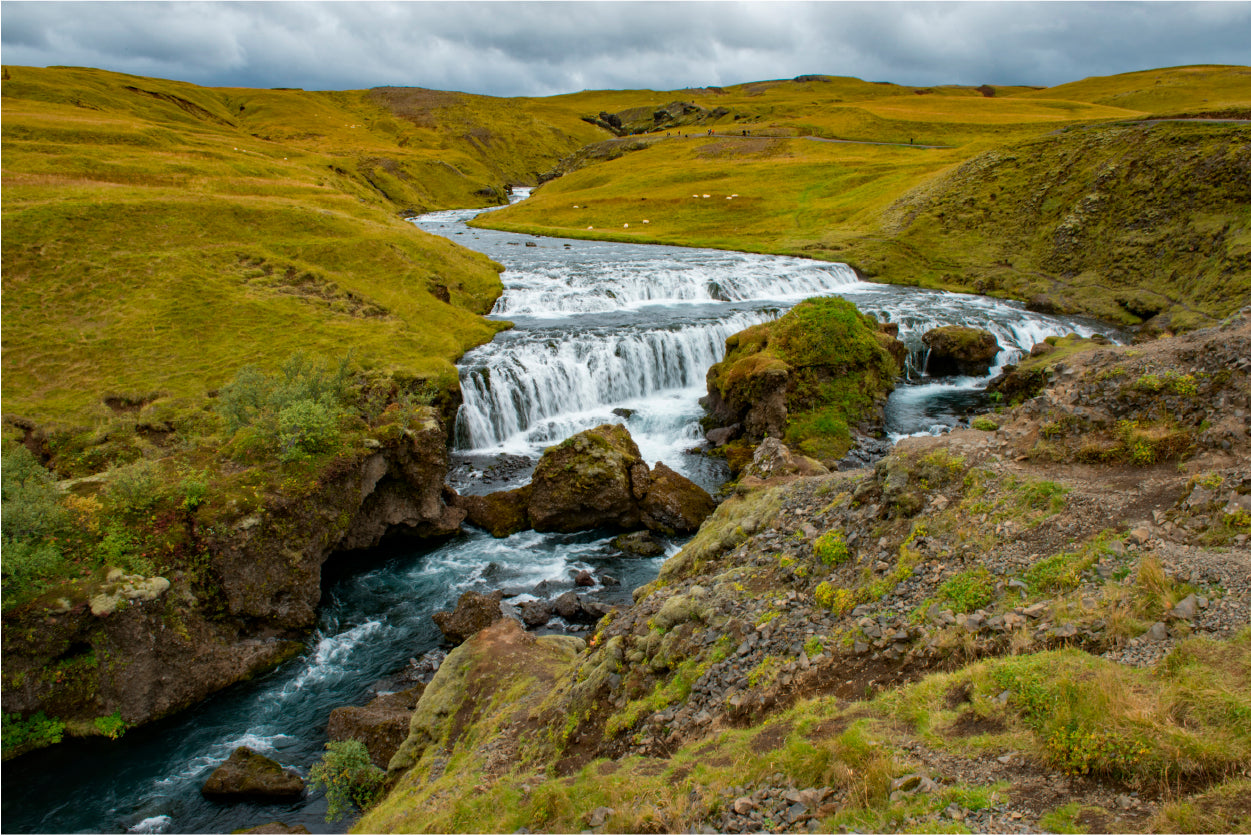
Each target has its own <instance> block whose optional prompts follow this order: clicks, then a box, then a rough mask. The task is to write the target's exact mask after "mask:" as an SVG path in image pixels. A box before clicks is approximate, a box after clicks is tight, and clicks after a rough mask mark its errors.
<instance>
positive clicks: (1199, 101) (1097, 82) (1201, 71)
mask: <svg viewBox="0 0 1251 835" xmlns="http://www.w3.org/2000/svg"><path fill="white" fill-rule="evenodd" d="M1248 88H1251V67H1241V66H1223V65H1197V66H1186V67H1170V68H1167V69H1157V70H1143V71H1141V72H1130V73H1122V74H1120V75H1109V76H1095V77H1092V78H1085V79H1082V80H1081V81H1073V82H1070V83H1068V84H1061V85H1059V86H1056V87H1049V88H1047V89H1045V90H1030V91H1026V92H1022V93H1019V94H1017V95H1019V96H1020V97H1021V98H1026V99H1029V98H1048V99H1066V100H1068V101H1084V102H1091V103H1093V104H1101V105H1105V106H1108V107H1121V108H1127V109H1129V110H1139V111H1142V112H1145V113H1151V114H1156V115H1168V114H1171V113H1189V112H1195V113H1203V112H1219V111H1221V110H1225V109H1227V108H1240V109H1246V108H1248V107H1249V106H1251V101H1249V97H1248V92H1247V91H1248Z"/></svg>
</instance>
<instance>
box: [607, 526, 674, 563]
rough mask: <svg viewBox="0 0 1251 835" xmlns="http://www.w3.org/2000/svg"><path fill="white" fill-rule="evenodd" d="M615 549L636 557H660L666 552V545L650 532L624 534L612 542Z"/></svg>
mask: <svg viewBox="0 0 1251 835" xmlns="http://www.w3.org/2000/svg"><path fill="white" fill-rule="evenodd" d="M612 545H613V547H614V548H616V549H618V550H620V551H624V552H626V553H627V554H634V555H635V556H636V557H659V556H660V555H661V554H663V553H664V552H665V545H664V543H663V542H661V541H660V540H659V539H657V538H656V537H654V536H652V534H651V532H650V531H635V532H634V533H623V534H622V535H621V536H619V537H617V538H616V539H614V540H613V541H612Z"/></svg>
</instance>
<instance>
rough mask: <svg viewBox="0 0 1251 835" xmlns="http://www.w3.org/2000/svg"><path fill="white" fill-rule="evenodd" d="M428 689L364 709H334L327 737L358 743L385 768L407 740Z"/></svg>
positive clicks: (421, 686)
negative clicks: (409, 726)
mask: <svg viewBox="0 0 1251 835" xmlns="http://www.w3.org/2000/svg"><path fill="white" fill-rule="evenodd" d="M425 689H426V685H424V684H419V685H417V686H416V687H412V688H409V689H408V690H403V691H400V692H399V693H387V694H385V695H382V696H379V697H378V698H376V699H374V700H373V701H372V702H370V703H369V704H367V705H365V706H363V707H355V706H349V707H339V708H335V709H334V710H332V711H331V712H330V724H329V725H328V726H327V728H326V734H327V735H328V736H329V737H330V738H331V739H333V740H344V739H356V740H359V741H360V742H361V743H362V744H364V746H365V749H366V750H367V751H369V759H370V760H371V761H372V762H373V764H374V765H376V766H378V767H379V768H386V767H387V763H388V762H390V761H391V758H392V757H393V756H395V752H396V751H398V750H399V748H400V744H401V743H403V742H404V738H405V737H407V736H408V723H409V721H410V720H411V719H412V716H413V710H415V709H416V707H417V702H418V701H420V700H421V694H422V693H423V692H424V691H425Z"/></svg>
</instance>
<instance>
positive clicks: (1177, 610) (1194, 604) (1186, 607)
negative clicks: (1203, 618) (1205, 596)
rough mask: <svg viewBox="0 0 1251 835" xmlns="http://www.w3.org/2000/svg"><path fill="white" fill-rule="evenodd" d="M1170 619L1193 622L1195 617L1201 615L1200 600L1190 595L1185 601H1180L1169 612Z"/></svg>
mask: <svg viewBox="0 0 1251 835" xmlns="http://www.w3.org/2000/svg"><path fill="white" fill-rule="evenodd" d="M1168 614H1169V617H1172V618H1178V619H1179V620H1191V619H1192V618H1194V616H1195V615H1197V614H1199V598H1197V597H1196V596H1195V595H1193V594H1191V595H1188V596H1187V597H1186V598H1185V599H1183V600H1179V601H1178V602H1177V605H1176V606H1174V607H1173V608H1172V609H1170V610H1169V613H1168Z"/></svg>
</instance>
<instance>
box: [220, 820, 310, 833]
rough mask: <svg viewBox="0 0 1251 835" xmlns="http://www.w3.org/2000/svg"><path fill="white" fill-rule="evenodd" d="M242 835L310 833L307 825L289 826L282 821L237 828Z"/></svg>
mask: <svg viewBox="0 0 1251 835" xmlns="http://www.w3.org/2000/svg"><path fill="white" fill-rule="evenodd" d="M236 831H237V832H238V833H240V835H308V833H309V829H308V827H307V826H302V825H297V826H287V825H286V824H285V823H283V822H281V821H274V822H272V823H263V824H261V825H260V826H254V827H252V828H251V829H239V830H236Z"/></svg>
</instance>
